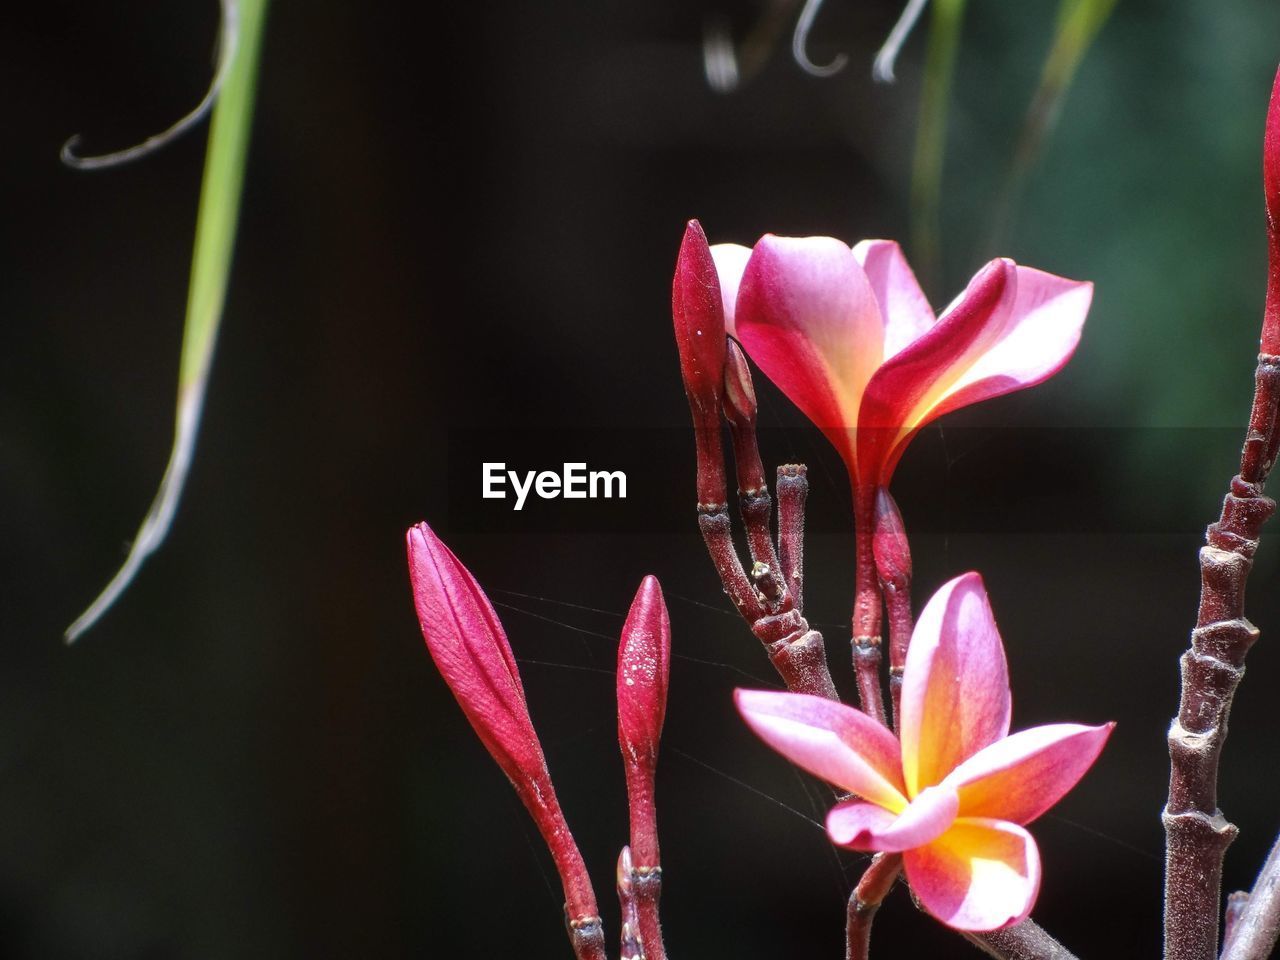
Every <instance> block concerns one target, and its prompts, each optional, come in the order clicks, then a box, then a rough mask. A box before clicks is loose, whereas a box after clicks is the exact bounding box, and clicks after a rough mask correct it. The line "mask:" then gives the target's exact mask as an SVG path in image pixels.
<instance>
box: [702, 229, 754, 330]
mask: <svg viewBox="0 0 1280 960" xmlns="http://www.w3.org/2000/svg"><path fill="white" fill-rule="evenodd" d="M711 259H712V260H714V261H715V264H716V274H717V275H718V276H719V277H720V295H721V296H722V297H723V298H724V327H725V331H726V332H727V333H728V334H729V336H731V337H735V338H736V337H737V335H738V334H737V331H736V328H735V326H734V319H733V318H734V314H735V311H736V309H737V306H738V287H739V286H741V284H742V272H743V271H744V270H746V269H747V261H748V260H749V259H751V248H750V247H744V246H743V245H742V244H740V243H716V244H712V246H711Z"/></svg>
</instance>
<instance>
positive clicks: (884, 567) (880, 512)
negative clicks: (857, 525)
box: [871, 487, 911, 589]
mask: <svg viewBox="0 0 1280 960" xmlns="http://www.w3.org/2000/svg"><path fill="white" fill-rule="evenodd" d="M872 529H873V533H872V536H871V552H872V554H873V555H874V556H875V559H876V573H877V574H878V575H879V577H880V582H881V583H884V584H887V585H892V586H893V587H894V588H895V589H902V587H903V585H904V584H908V583H910V581H911V547H910V546H909V545H908V543H907V531H906V527H904V526H903V524H902V514H901V513H899V512H898V505H897V504H896V503H894V500H893V496H892V495H891V494H890V493H889V491H888V489H887V488H885V487H880V488H879V489H878V490H877V491H876V516H875V526H874V527H873V528H872Z"/></svg>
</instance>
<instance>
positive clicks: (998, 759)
mask: <svg viewBox="0 0 1280 960" xmlns="http://www.w3.org/2000/svg"><path fill="white" fill-rule="evenodd" d="M1113 727H1115V724H1114V723H1106V724H1103V725H1102V726H1100V727H1086V726H1082V725H1080V724H1078V723H1054V724H1049V725H1047V726H1043V727H1032V728H1031V729H1030V730H1023V731H1021V732H1020V733H1015V734H1014V735H1013V736H1011V737H1005V738H1004V739H1003V740H997V741H996V742H995V743H993V744H991V746H989V747H986V748H985V749H982V750H979V751H978V752H977V753H975V754H974V755H973V756H972V757H970V758H969V759H968V760H966V761H965V762H964V763H962V764H960V766H958V767H956V768H955V770H953V771H952V772H951V775H950V776H948V777H947V778H946V780H944V781H943V783H944V784H945V785H947V786H950V787H952V788H954V789H956V790H958V791H959V793H960V810H961V813H962V814H963V815H964V816H966V817H999V818H1000V819H1001V820H1009V821H1011V822H1013V823H1030V822H1031V821H1032V820H1034V819H1035V818H1036V817H1038V816H1040V814H1042V813H1044V812H1045V811H1046V810H1048V809H1049V808H1050V807H1052V806H1053V805H1054V804H1055V803H1057V802H1058V801H1059V800H1060V799H1062V797H1063V795H1064V794H1066V792H1067V791H1068V790H1070V789H1071V788H1072V787H1074V786H1075V785H1076V783H1078V782H1079V780H1080V778H1081V777H1083V776H1084V775H1085V772H1086V771H1087V770H1088V769H1089V768H1090V767H1091V766H1093V763H1094V761H1095V760H1097V759H1098V754H1100V753H1101V752H1102V748H1103V746H1105V745H1106V742H1107V737H1109V736H1110V735H1111V730H1112V728H1113Z"/></svg>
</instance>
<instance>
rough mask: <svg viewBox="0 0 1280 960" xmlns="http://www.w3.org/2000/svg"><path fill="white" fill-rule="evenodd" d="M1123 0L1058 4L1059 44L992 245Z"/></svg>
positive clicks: (1021, 143)
mask: <svg viewBox="0 0 1280 960" xmlns="http://www.w3.org/2000/svg"><path fill="white" fill-rule="evenodd" d="M1116 2H1117V0H1062V2H1061V4H1060V5H1059V7H1058V20H1057V26H1056V27H1055V30H1054V37H1053V43H1052V45H1051V46H1050V47H1049V53H1048V55H1047V56H1046V57H1045V61H1044V68H1043V69H1042V70H1041V73H1040V83H1039V85H1038V86H1037V87H1036V92H1035V95H1034V96H1033V97H1032V98H1031V105H1030V106H1029V107H1028V108H1027V115H1026V118H1025V119H1024V120H1023V122H1022V131H1021V133H1020V134H1019V135H1018V145H1017V147H1016V148H1015V150H1014V153H1013V160H1012V162H1011V164H1010V168H1009V173H1008V175H1007V176H1006V177H1005V179H1004V183H1003V185H1002V187H1001V191H1000V198H999V200H998V201H997V202H996V213H995V216H994V217H993V218H992V220H993V222H992V228H991V243H990V249H991V252H992V253H993V254H994V253H995V252H996V250H997V249H999V248H1000V247H1002V246H1003V244H1004V240H1005V239H1006V235H1007V233H1008V230H1009V227H1010V226H1011V224H1012V221H1013V218H1014V216H1015V214H1016V209H1017V205H1018V201H1019V199H1020V198H1021V195H1022V188H1023V185H1024V184H1025V183H1026V181H1027V177H1028V176H1029V175H1030V173H1031V170H1032V168H1033V167H1034V166H1035V164H1036V159H1037V158H1038V157H1039V155H1040V150H1041V148H1042V147H1043V146H1044V141H1045V138H1046V137H1047V136H1048V135H1049V131H1050V130H1052V129H1053V126H1054V124H1055V123H1057V119H1058V114H1059V112H1060V111H1061V109H1062V103H1063V101H1064V100H1065V99H1066V96H1067V93H1068V91H1069V90H1070V89H1071V84H1072V81H1073V80H1075V77H1076V73H1077V71H1078V70H1079V69H1080V63H1081V61H1082V60H1083V59H1084V56H1085V54H1086V53H1088V52H1089V47H1090V46H1092V45H1093V41H1094V40H1095V39H1096V38H1097V36H1098V33H1099V31H1101V30H1102V27H1103V26H1104V25H1105V24H1106V22H1107V19H1108V18H1109V17H1110V16H1111V12H1112V11H1113V10H1114V9H1115V7H1116Z"/></svg>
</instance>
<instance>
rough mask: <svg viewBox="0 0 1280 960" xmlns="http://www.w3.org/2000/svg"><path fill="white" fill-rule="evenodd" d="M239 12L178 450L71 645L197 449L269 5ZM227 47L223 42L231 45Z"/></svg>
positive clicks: (203, 215)
mask: <svg viewBox="0 0 1280 960" xmlns="http://www.w3.org/2000/svg"><path fill="white" fill-rule="evenodd" d="M235 7H236V8H238V9H237V13H238V20H239V23H238V28H239V35H238V37H237V38H236V43H235V48H234V49H235V53H234V59H233V60H232V62H231V63H230V64H229V66H228V68H227V71H226V76H225V79H224V80H223V81H222V89H221V91H220V93H219V95H218V100H217V104H216V106H215V107H214V109H213V123H212V126H211V129H210V131H209V146H208V150H207V152H206V155H205V167H204V180H203V182H202V184H201V188H200V208H199V212H198V214H197V219H196V237H195V250H194V254H193V256H192V263H191V281H190V288H189V290H188V293H187V314H186V325H185V327H184V331H183V340H182V356H181V360H180V363H179V368H178V405H177V416H176V420H175V423H174V433H173V448H172V451H171V452H170V455H169V463H168V466H167V467H166V468H165V472H164V477H163V478H162V479H161V481H160V488H159V489H158V490H157V491H156V496H155V499H154V500H153V501H152V503H151V508H150V509H149V510H148V511H147V515H146V517H145V518H144V519H143V521H142V526H141V527H140V528H139V529H138V533H137V536H136V537H135V538H134V541H133V546H132V547H131V548H130V550H129V555H128V557H127V558H126V559H125V562H124V565H123V566H122V567H121V568H120V569H119V571H118V572H117V573H116V575H115V576H114V577H113V578H112V579H111V582H110V583H108V584H107V586H106V589H104V590H103V591H102V593H101V594H100V595H99V596H98V598H97V599H96V600H94V602H93V603H92V604H91V605H90V607H89V608H88V609H87V610H86V611H85V612H84V613H83V614H81V615H80V617H79V618H78V619H77V620H76V621H75V623H73V624H71V626H70V627H68V628H67V631H66V635H65V636H66V641H67V642H68V643H71V642H72V641H74V640H75V639H76V638H77V637H78V636H80V635H81V634H82V633H84V631H86V630H88V629H89V628H90V627H91V626H93V624H94V623H96V622H97V620H98V619H99V618H100V617H101V616H102V615H103V614H104V613H106V611H107V610H108V609H110V607H111V605H112V604H113V603H115V601H116V600H117V599H118V598H119V596H120V595H121V594H122V593H123V592H124V591H125V589H126V588H127V587H128V586H129V584H130V582H131V581H132V580H133V578H134V576H135V575H136V574H137V572H138V570H139V568H140V567H141V566H142V563H143V561H144V560H145V559H146V558H147V556H148V555H150V554H151V553H152V552H153V551H154V550H155V549H156V548H157V547H159V546H160V544H161V543H162V542H163V541H164V538H165V535H166V534H167V533H168V531H169V526H170V524H171V523H172V521H173V515H174V512H175V511H176V510H177V507H178V500H179V498H180V497H181V495H182V488H183V485H184V483H185V482H186V478H187V472H188V470H189V469H190V466H191V459H192V455H193V454H194V452H195V444H196V436H197V434H198V433H199V429H200V413H201V409H202V407H203V406H204V396H205V388H206V386H207V385H208V379H209V367H210V363H211V362H212V359H213V350H214V344H215V342H216V339H217V333H218V324H219V321H220V320H221V318H222V306H223V301H224V299H225V296H226V290H227V279H228V276H229V274H230V271H231V254H232V249H233V247H234V245H235V235H236V220H237V217H238V214H239V210H240V193H241V187H242V185H243V182H244V165H245V156H246V153H247V151H248V146H249V130H250V121H251V119H252V116H253V97H254V86H255V81H256V79H257V68H258V60H259V52H260V49H261V44H262V28H263V22H264V19H265V15H266V8H267V0H241V2H240V3H239V4H237V5H235ZM226 27H227V20H226V19H224V30H225V29H226ZM227 42H228V41H227V38H226V37H224V38H223V43H224V45H225V44H226V43H227Z"/></svg>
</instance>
